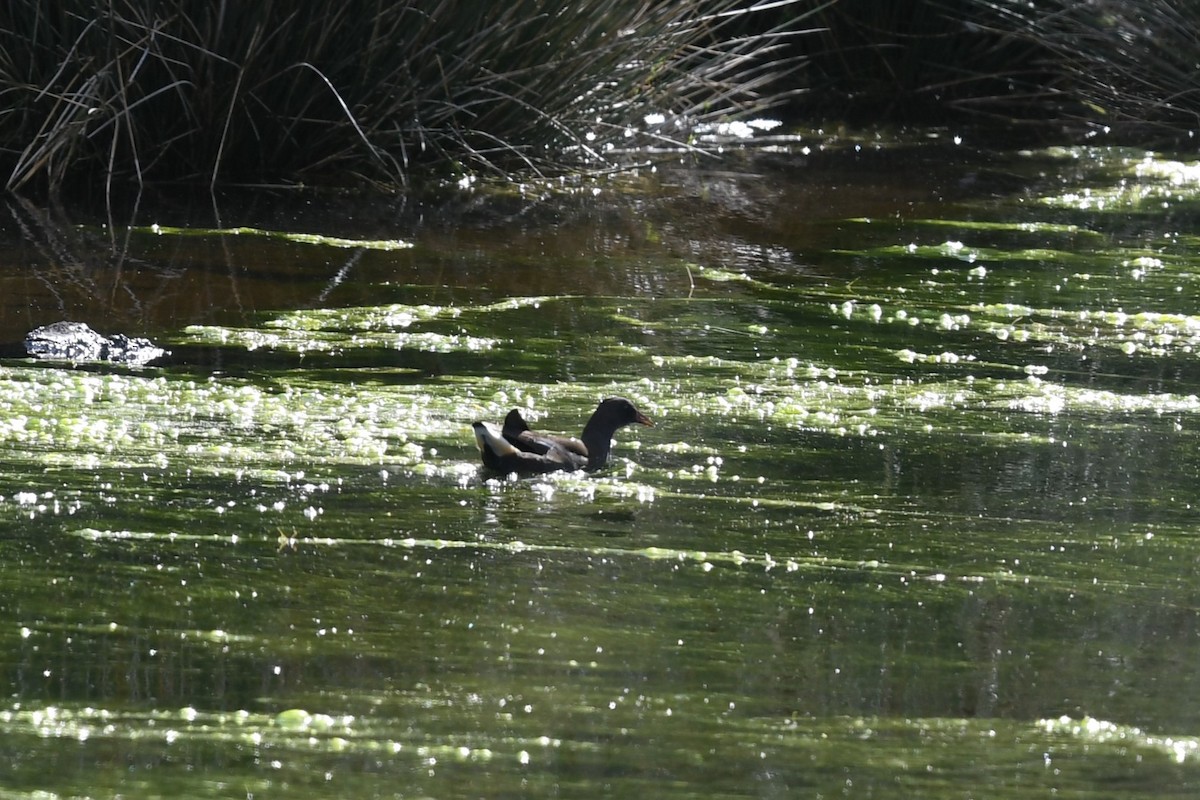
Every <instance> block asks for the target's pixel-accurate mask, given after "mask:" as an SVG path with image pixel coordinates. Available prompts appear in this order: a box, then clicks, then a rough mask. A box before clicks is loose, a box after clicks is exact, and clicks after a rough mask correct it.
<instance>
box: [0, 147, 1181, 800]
mask: <svg viewBox="0 0 1200 800" xmlns="http://www.w3.org/2000/svg"><path fill="white" fill-rule="evenodd" d="M1197 171H1198V168H1197V167H1196V166H1195V165H1194V164H1189V163H1184V162H1179V161H1173V160H1171V159H1169V158H1167V157H1165V156H1149V155H1147V154H1143V153H1140V152H1132V151H1125V150H1119V149H1114V148H1107V149H1046V150H1037V151H1023V152H994V151H983V150H978V151H977V150H972V149H970V148H969V145H959V146H953V145H951V144H949V143H948V142H947V143H941V142H939V141H933V142H927V143H924V144H920V145H907V146H899V145H887V146H883V145H880V146H878V147H872V146H867V147H859V148H857V149H856V148H854V147H844V148H833V149H829V150H820V149H817V150H815V151H810V152H807V153H805V152H802V151H801V150H800V148H798V147H797V148H793V149H792V150H791V152H773V153H758V154H754V155H746V154H742V155H738V154H734V155H731V156H729V157H728V158H727V159H725V160H723V161H720V162H706V163H702V164H691V165H686V166H671V165H664V166H662V167H660V168H659V169H658V170H657V171H655V172H653V173H647V174H643V175H641V176H637V177H636V178H623V179H622V180H619V181H617V180H614V181H611V182H602V183H598V184H594V185H593V184H588V185H587V186H585V187H582V188H580V189H572V190H562V189H560V190H555V191H550V190H549V189H547V188H546V187H538V186H533V185H531V186H527V187H523V189H522V190H521V191H511V192H508V193H503V192H500V193H496V192H484V191H480V190H475V191H472V192H467V193H463V194H461V195H458V196H456V197H452V198H441V199H436V200H434V199H430V200H427V201H423V202H421V203H418V202H416V201H415V200H411V199H409V200H407V201H404V202H399V201H392V202H382V201H380V202H376V203H373V204H371V205H368V206H364V205H362V204H361V203H359V202H357V201H350V200H347V199H346V198H339V197H332V196H323V197H312V198H307V199H305V200H304V201H303V202H298V201H297V200H296V199H295V198H292V199H290V200H289V199H286V198H281V197H278V196H276V197H269V196H268V197H264V196H256V197H251V198H246V197H239V198H233V197H227V198H218V199H217V200H216V201H215V202H214V201H212V200H208V199H204V200H202V201H200V202H199V203H198V204H196V205H194V206H186V205H180V204H179V203H177V202H174V201H167V200H161V201H155V202H150V201H147V200H145V199H143V201H142V204H141V205H139V206H138V207H137V208H136V209H134V208H131V207H122V208H121V209H119V210H116V211H114V212H113V218H112V219H108V218H107V217H106V215H104V214H100V215H89V214H86V213H83V212H79V211H77V210H70V209H63V208H53V209H49V210H48V209H44V208H40V207H38V206H37V205H35V204H31V203H21V202H15V201H13V202H10V203H9V205H8V210H9V215H8V218H7V219H8V221H7V222H6V223H5V224H4V228H3V231H2V234H3V237H4V241H5V243H6V248H5V255H4V256H2V257H0V258H2V265H0V286H2V287H3V291H2V292H0V297H3V298H4V299H3V301H2V302H3V314H2V316H0V328H2V331H0V332H2V334H3V335H2V336H0V339H2V340H3V341H4V342H7V343H8V347H7V349H6V351H5V352H6V353H7V354H8V355H9V357H8V358H5V359H3V360H0V475H2V476H3V477H2V485H0V495H3V497H2V499H0V533H2V535H0V556H2V558H0V563H2V564H3V567H0V581H2V582H3V586H2V591H0V597H3V598H4V600H3V601H0V602H2V603H3V607H4V609H5V619H7V620H8V624H7V627H6V628H5V627H0V639H2V641H3V643H4V647H3V652H4V653H6V655H5V656H4V657H3V659H2V661H0V663H2V668H3V670H4V672H5V673H6V674H7V676H8V681H9V685H10V686H11V687H12V688H11V691H10V696H9V699H8V700H7V704H6V705H5V706H4V707H3V708H0V730H3V732H4V737H3V741H4V742H5V744H4V755H5V762H6V763H7V764H8V765H9V769H8V777H7V779H6V780H7V790H8V791H9V792H10V793H12V794H13V796H27V795H32V794H33V793H35V792H46V793H52V794H54V795H59V796H97V797H100V796H112V795H115V794H125V795H134V794H136V795H139V796H146V797H158V796H168V795H178V794H180V793H186V794H188V795H190V796H221V797H224V796H230V795H239V796H240V795H242V794H246V795H248V796H249V795H252V794H259V793H271V794H277V795H285V796H286V795H294V796H304V797H324V796H329V797H349V796H358V797H368V796H398V797H411V796H439V797H447V796H459V795H484V794H487V795H505V794H512V795H516V794H523V795H530V796H561V797H591V796H621V797H624V796H632V795H634V794H635V793H650V794H652V795H653V796H656V797H710V796H738V797H791V796H853V797H875V796H878V797H897V796H912V797H929V798H933V797H964V796H973V797H983V796H987V797H1028V796H1031V795H1042V794H1049V793H1051V792H1057V793H1058V794H1060V795H1069V796H1075V797H1105V798H1109V797H1162V796H1190V795H1191V794H1194V792H1195V791H1196V786H1197V783H1198V779H1200V776H1198V775H1197V774H1195V773H1196V770H1197V767H1196V764H1197V760H1196V757H1197V752H1196V751H1197V747H1198V746H1200V738H1198V737H1200V714H1198V712H1197V708H1200V704H1197V703H1196V702H1192V700H1193V699H1196V683H1197V680H1196V674H1197V673H1196V670H1195V669H1194V666H1193V665H1194V664H1196V663H1197V656H1198V655H1200V653H1198V652H1197V651H1198V647H1197V642H1198V641H1200V640H1198V638H1197V633H1198V627H1197V625H1198V619H1197V608H1198V607H1200V597H1198V591H1197V589H1196V582H1195V574H1196V563H1197V557H1198V554H1200V550H1198V549H1197V543H1196V538H1195V535H1194V524H1193V520H1194V518H1195V510H1194V509H1193V503H1194V486H1195V483H1196V481H1195V475H1196V473H1197V457H1196V455H1195V453H1196V452H1197V447H1196V445H1197V441H1196V439H1197V434H1196V432H1197V429H1198V428H1197V424H1196V420H1197V415H1198V414H1200V399H1198V398H1197V387H1198V386H1200V374H1198V372H1197V368H1196V366H1195V365H1196V359H1195V352H1194V351H1195V349H1196V346H1197V337H1200V316H1197V315H1196V313H1195V308H1194V300H1193V297H1194V296H1195V292H1196V289H1197V287H1196V285H1195V282H1196V276H1197V274H1198V273H1197V269H1196V263H1197V262H1196V260H1195V256H1194V250H1195V243H1196V242H1195V240H1194V238H1193V236H1192V234H1191V233H1190V231H1191V230H1192V229H1193V228H1194V227H1195V226H1194V225H1193V224H1191V223H1192V220H1193V217H1194V215H1195V211H1194V209H1195V208H1196V200H1195V195H1196V187H1197V185H1200V177H1198V176H1197ZM151 208H152V209H153V210H149V209H151ZM120 215H124V216H120ZM118 217H119V218H120V220H121V221H120V222H118V221H117V219H118ZM156 226H157V227H156ZM233 228H241V229H253V230H241V231H240V232H238V233H232V232H229V233H218V232H217V231H220V230H226V231H229V230H230V229H233ZM255 231H261V232H263V233H264V234H266V233H272V234H275V233H281V232H285V233H289V234H304V236H302V237H295V236H289V237H280V236H275V235H260V234H259V233H256V232H255ZM310 235H311V236H310ZM321 237H337V240H333V239H332V238H321ZM346 239H349V240H355V241H356V242H358V243H359V245H360V246H347V245H348V244H353V243H349V242H345V241H341V240H346ZM396 242H403V243H410V244H412V245H413V246H412V247H411V248H397V247H394V246H393V245H394V243H396ZM389 243H391V244H389ZM62 318H71V319H79V320H82V321H86V322H88V323H90V324H91V325H92V326H93V327H95V328H97V329H99V330H101V331H103V332H106V333H112V332H117V331H121V332H125V333H128V334H131V335H147V336H150V337H152V338H154V339H155V340H157V341H160V342H161V343H163V344H164V346H166V347H168V348H169V349H170V350H171V351H172V355H171V358H170V359H168V360H167V361H166V362H164V363H163V364H162V365H159V366H155V367H150V368H145V369H140V370H130V369H122V368H116V367H106V366H94V365H92V366H88V365H71V364H56V363H49V362H40V363H38V362H32V361H29V360H26V359H23V358H21V357H19V353H20V351H19V342H20V339H21V338H22V336H23V335H24V333H25V332H26V331H27V330H29V329H30V328H32V327H35V326H37V325H40V324H44V323H47V322H52V321H55V320H57V319H62ZM613 394H620V395H625V396H627V397H630V398H632V399H633V400H634V401H635V402H636V403H637V404H638V405H639V406H640V407H641V408H642V410H644V411H645V412H646V413H648V414H649V415H650V416H652V417H653V418H654V420H655V423H656V424H655V427H653V428H649V429H641V428H639V429H637V430H633V429H625V430H623V431H621V432H620V433H619V434H618V436H617V440H618V444H617V448H616V451H615V459H614V461H613V463H612V464H611V465H610V467H609V468H608V469H607V470H605V471H604V472H602V473H600V474H597V475H581V474H572V475H565V474H564V475H557V476H550V477H546V478H539V479H526V480H512V479H508V478H505V477H504V476H495V475H488V474H486V473H483V472H482V471H481V470H480V468H479V467H478V466H477V461H478V457H477V454H476V453H475V450H474V445H473V439H472V436H471V432H470V423H471V422H472V421H474V420H476V419H486V420H492V421H498V420H499V419H501V418H502V417H503V415H504V414H505V413H506V412H507V410H508V409H509V408H512V407H514V406H518V407H521V408H523V409H525V411H526V414H527V416H529V417H530V418H531V419H534V420H535V422H536V426H537V427H540V428H545V429H547V430H559V431H569V432H575V431H577V430H578V429H579V427H581V425H582V422H583V420H584V419H586V417H587V415H588V414H589V413H590V411H591V409H592V408H594V406H595V404H596V402H597V401H598V400H599V399H600V398H601V397H604V396H607V395H613ZM49 765H53V768H52V769H51V768H50V766H49Z"/></svg>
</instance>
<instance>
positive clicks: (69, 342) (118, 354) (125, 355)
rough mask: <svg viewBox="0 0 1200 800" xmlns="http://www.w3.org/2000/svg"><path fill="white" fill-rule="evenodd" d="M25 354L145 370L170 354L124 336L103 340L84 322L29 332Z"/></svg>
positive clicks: (62, 323) (54, 324) (45, 327)
mask: <svg viewBox="0 0 1200 800" xmlns="http://www.w3.org/2000/svg"><path fill="white" fill-rule="evenodd" d="M25 352H27V353H28V354H29V355H31V356H33V357H34V358H48V359H57V360H61V361H104V362H109V363H113V364H125V365H128V366H135V367H138V366H142V365H143V364H148V363H150V362H151V361H153V360H154V359H156V358H160V357H161V356H164V355H166V354H167V351H166V350H164V349H163V348H161V347H159V346H158V345H156V344H154V342H151V341H150V340H149V339H141V338H133V337H130V336H126V335H125V334H123V333H118V334H115V335H113V336H102V335H101V334H99V333H96V331H94V330H92V329H91V328H90V327H88V326H87V325H86V324H84V323H82V322H67V321H65V320H64V321H62V322H55V323H52V324H50V325H43V326H42V327H40V328H38V329H36V330H33V331H30V332H29V335H28V336H26V337H25Z"/></svg>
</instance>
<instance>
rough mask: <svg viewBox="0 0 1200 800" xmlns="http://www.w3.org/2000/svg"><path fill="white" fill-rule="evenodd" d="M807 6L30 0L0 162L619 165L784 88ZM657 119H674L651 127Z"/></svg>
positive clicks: (10, 84)
mask: <svg viewBox="0 0 1200 800" xmlns="http://www.w3.org/2000/svg"><path fill="white" fill-rule="evenodd" d="M771 5H775V6H777V4H771ZM791 5H794V6H795V7H796V11H795V13H790V14H788V15H787V19H786V24H785V25H783V26H781V28H780V29H776V28H769V29H764V28H755V27H754V26H753V25H751V26H749V28H750V29H751V30H753V31H754V32H753V33H746V30H747V27H746V25H745V22H744V21H745V18H746V15H747V14H753V13H755V9H754V7H753V4H752V3H747V2H744V0H675V1H674V2H672V1H670V0H668V1H666V2H659V3H645V2H626V1H625V0H577V1H576V2H573V3H554V2H548V1H547V0H509V2H506V3H494V2H486V1H485V0H438V1H436V2H422V1H421V0H399V1H398V2H396V1H393V0H313V2H308V3H303V4H298V3H281V2H273V1H272V0H265V1H264V2H260V3H229V2H213V0H106V2H102V3H97V2H95V0H61V1H60V2H57V3H45V2H42V0H9V2H7V3H6V4H5V9H4V10H3V11H0V95H2V97H3V101H2V102H0V109H3V110H0V175H2V176H3V177H4V179H5V183H6V187H7V188H8V189H9V190H19V189H22V188H26V187H29V186H33V185H37V186H42V187H45V188H49V189H51V190H53V189H56V188H59V187H62V186H64V185H65V184H67V183H69V182H72V181H77V180H84V179H88V180H92V181H95V180H102V181H104V182H105V183H106V184H108V185H110V186H111V184H112V183H113V182H139V183H140V182H143V181H150V180H155V181H189V182H201V183H208V184H217V183H230V182H237V183H245V182H254V181H330V180H335V181H339V180H355V181H362V180H365V181H368V182H375V183H378V184H382V185H390V186H395V185H402V184H404V183H405V182H406V181H408V180H409V178H410V177H411V176H412V175H413V174H414V173H415V171H417V170H420V169H425V168H428V167H430V166H431V165H433V166H436V168H437V169H440V170H443V172H442V173H441V174H443V175H444V174H446V173H445V171H444V170H446V169H447V168H448V169H449V170H452V171H461V172H464V173H465V172H493V173H497V174H501V175H509V174H512V173H513V171H533V172H541V171H545V170H551V169H561V168H563V167H564V166H565V165H570V166H571V167H572V168H580V167H582V168H585V169H592V168H604V167H606V166H611V165H612V164H613V163H614V156H613V154H614V153H615V152H616V151H617V150H618V149H620V148H621V147H622V146H623V145H626V144H630V143H631V142H630V141H629V140H630V139H632V138H636V137H637V136H641V135H643V133H646V135H649V136H651V137H654V136H659V137H664V138H668V139H673V140H680V141H686V139H687V136H688V131H689V130H690V129H691V128H692V127H693V126H695V125H696V124H699V123H702V122H705V121H712V120H713V119H715V118H717V117H720V116H723V115H728V114H733V113H758V112H761V111H762V110H764V109H765V108H767V107H770V106H771V105H773V104H774V103H776V102H778V100H779V99H780V98H781V97H782V96H783V94H786V92H783V91H781V90H779V89H778V88H777V87H779V86H780V85H781V82H780V81H779V75H780V73H781V72H782V71H786V70H787V69H788V68H789V63H790V62H789V61H788V60H787V59H784V58H780V57H778V56H777V55H776V51H777V48H778V46H779V43H780V42H781V41H782V40H783V38H784V37H785V36H786V35H787V34H788V31H789V30H794V29H796V28H798V25H799V21H800V20H801V19H802V18H803V16H804V14H805V11H804V4H803V3H793V4H791ZM785 28H786V29H787V30H785ZM650 113H655V114H662V115H663V118H664V119H666V120H670V121H671V123H670V124H668V125H666V126H662V127H660V128H658V129H657V130H652V131H649V132H645V131H644V126H642V125H641V124H640V123H641V121H642V119H643V117H644V116H645V115H647V114H650Z"/></svg>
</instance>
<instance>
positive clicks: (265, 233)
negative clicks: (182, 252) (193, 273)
mask: <svg viewBox="0 0 1200 800" xmlns="http://www.w3.org/2000/svg"><path fill="white" fill-rule="evenodd" d="M129 231H130V232H131V233H143V234H144V233H150V234H154V235H155V236H198V237H209V236H261V237H263V238H266V239H278V240H280V241H285V242H293V243H295V244H313V245H321V246H324V247H341V248H355V249H362V250H384V251H388V250H406V249H408V248H410V247H412V246H413V244H412V242H405V241H403V240H400V239H345V238H341V237H338V236H325V235H322V234H317V233H292V232H289V231H272V230H264V229H262V228H248V227H244V226H243V227H237V228H177V227H173V226H170V225H159V224H157V223H156V224H154V225H149V226H145V227H131V228H129Z"/></svg>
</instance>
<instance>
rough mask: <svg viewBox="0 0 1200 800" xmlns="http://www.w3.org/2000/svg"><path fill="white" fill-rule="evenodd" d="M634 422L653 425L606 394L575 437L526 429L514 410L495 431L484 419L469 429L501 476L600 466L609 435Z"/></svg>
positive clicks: (626, 403)
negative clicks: (502, 425) (581, 431)
mask: <svg viewBox="0 0 1200 800" xmlns="http://www.w3.org/2000/svg"><path fill="white" fill-rule="evenodd" d="M634 423H637V424H638V425H653V424H654V423H653V422H651V421H650V418H649V417H647V416H646V415H645V414H643V413H642V412H640V411H638V410H637V407H636V406H634V404H633V403H631V402H629V401H628V400H626V399H625V398H624V397H609V398H606V399H604V400H603V401H601V403H600V405H599V406H597V407H596V411H595V413H594V414H592V418H591V419H589V420H588V422H587V425H585V426H584V428H583V433H582V434H581V435H580V437H579V438H578V439H575V438H573V437H568V436H555V435H553V434H549V433H537V432H536V431H531V430H530V429H529V425H528V424H527V423H526V422H525V418H524V417H522V416H521V412H520V411H518V410H517V409H515V408H514V409H513V410H512V411H510V412H508V416H507V417H505V418H504V428H503V430H502V431H500V432H499V433H497V432H496V429H495V427H493V426H492V425H489V424H488V423H486V422H476V423H475V424H474V425H473V426H472V427H473V428H474V429H475V444H476V445H477V446H478V447H479V454H480V455H481V456H482V457H483V465H484V466H485V467H487V468H489V469H494V470H496V471H497V472H503V473H505V474H507V473H510V472H516V473H519V474H527V475H529V474H542V473H546V472H558V471H560V470H565V471H567V472H573V471H575V470H577V469H588V470H593V469H600V468H601V467H603V466H604V465H605V464H606V463H608V453H609V450H610V449H611V448H612V437H613V434H614V433H616V431H617V429H618V428H623V427H625V426H626V425H632V424H634Z"/></svg>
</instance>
